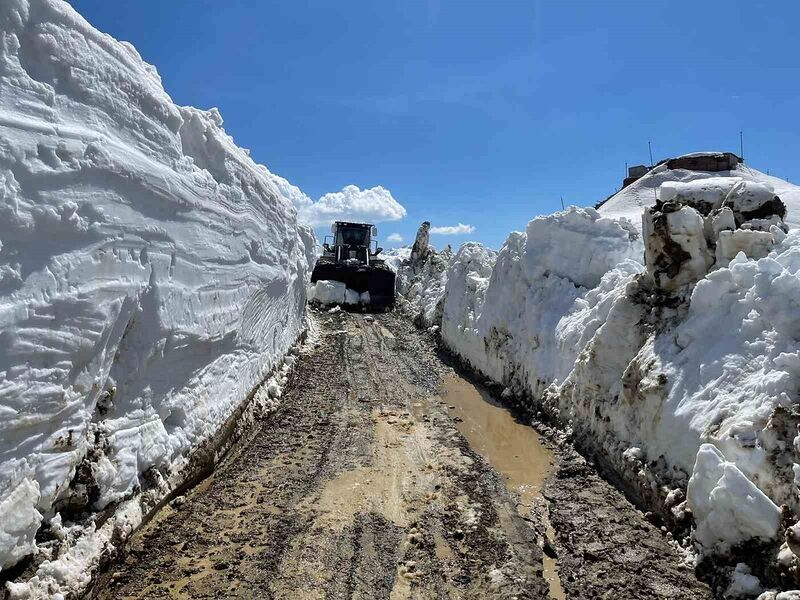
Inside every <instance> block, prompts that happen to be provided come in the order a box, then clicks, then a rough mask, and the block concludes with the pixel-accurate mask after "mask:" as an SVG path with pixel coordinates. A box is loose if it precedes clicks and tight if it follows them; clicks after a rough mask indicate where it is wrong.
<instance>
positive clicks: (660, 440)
mask: <svg viewBox="0 0 800 600" xmlns="http://www.w3.org/2000/svg"><path fill="white" fill-rule="evenodd" d="M757 187H758V186H750V185H749V184H748V185H744V186H741V185H739V184H738V182H736V181H732V182H731V186H730V187H728V186H722V187H720V186H717V185H716V184H715V185H710V186H707V185H705V184H704V185H702V186H696V185H686V186H673V187H672V188H670V191H669V192H668V194H672V196H671V200H670V202H669V203H668V204H672V206H671V207H670V208H669V210H667V211H666V213H665V214H666V215H678V216H679V218H676V220H675V222H669V221H668V220H667V221H666V225H667V227H666V228H665V229H664V231H666V232H667V236H668V237H669V238H670V240H671V241H670V242H669V243H667V244H666V246H669V245H670V244H674V245H675V246H678V248H679V249H680V252H678V251H677V249H675V248H673V250H674V254H675V255H678V256H680V257H681V258H680V260H678V261H677V263H676V264H677V266H676V270H675V272H674V273H672V274H670V275H669V277H668V279H667V280H665V281H672V282H679V283H675V285H671V284H670V285H666V284H664V281H658V280H656V279H655V278H654V277H653V273H654V272H655V271H654V269H655V267H656V263H657V262H659V261H658V260H655V259H654V260H653V261H652V264H649V265H647V266H649V267H650V269H651V271H650V272H649V273H648V272H647V266H646V265H645V264H643V258H644V245H643V240H642V239H640V237H639V236H638V235H637V234H638V232H637V231H636V230H635V228H633V227H631V224H630V223H629V222H628V221H625V220H618V219H614V218H608V217H605V216H603V213H602V212H600V213H598V212H597V211H593V210H584V209H570V211H566V212H564V213H556V214H555V215H551V216H548V217H540V218H538V219H535V220H534V221H532V222H531V223H530V224H529V226H528V228H527V231H526V233H512V234H511V235H510V236H509V238H508V240H507V241H506V243H505V245H504V246H503V248H502V249H501V250H500V252H499V253H497V254H496V255H495V254H494V253H493V252H491V251H489V250H486V249H485V248H483V247H481V246H480V245H477V244H466V245H465V246H463V247H462V248H461V249H460V250H459V252H458V253H457V254H456V256H455V258H454V259H453V261H452V262H451V264H450V266H449V267H448V269H447V271H446V273H445V274H444V275H442V276H441V278H440V281H445V282H446V285H445V291H444V294H443V296H442V300H441V302H442V306H443V310H442V335H443V339H444V341H445V343H446V344H447V345H448V346H449V347H450V348H451V349H452V350H453V351H454V352H456V353H457V354H459V355H460V356H461V357H462V358H463V359H465V360H466V361H468V362H469V363H471V365H472V366H473V367H474V368H475V369H477V370H478V371H480V372H481V373H483V374H484V375H485V376H488V377H490V378H491V379H493V380H494V381H496V382H498V383H500V384H502V385H504V386H506V387H508V388H510V390H511V391H513V392H515V393H516V394H518V395H520V396H523V397H527V398H530V399H531V400H532V402H533V403H534V408H535V409H537V410H539V409H543V410H545V411H546V412H547V413H549V414H552V415H554V416H556V417H557V418H559V419H560V421H561V422H562V423H563V424H565V425H568V426H569V427H570V429H571V430H572V432H573V434H574V435H575V437H576V439H579V440H580V442H581V444H583V445H584V446H587V447H589V448H591V449H592V450H594V451H596V452H598V453H599V454H600V455H603V456H605V457H606V458H607V459H608V464H609V466H611V467H612V468H614V469H616V470H617V472H618V474H619V475H620V477H621V478H623V479H625V480H626V481H628V483H629V484H630V485H631V489H634V490H636V492H637V493H639V494H640V496H641V497H643V499H644V500H645V501H647V502H653V503H654V506H658V505H661V506H663V507H666V508H665V510H667V511H671V514H672V515H673V517H674V519H675V520H676V521H678V522H681V521H683V520H685V519H687V518H688V517H689V516H690V515H691V514H692V510H694V511H695V512H696V516H697V523H696V525H697V536H696V540H697V542H698V544H699V545H700V546H701V547H702V548H703V550H704V552H707V553H714V552H722V553H726V552H728V551H730V550H731V549H735V546H736V545H737V544H738V543H739V542H742V541H746V539H748V538H751V537H756V538H759V539H762V540H766V539H771V540H775V541H777V539H779V537H780V535H782V532H781V531H780V529H779V526H778V525H776V524H775V523H776V521H775V520H774V512H775V511H774V507H775V506H781V505H783V504H786V505H787V506H788V507H789V508H790V509H791V510H793V511H794V512H795V514H797V513H798V509H800V501H799V499H800V489H798V485H797V484H798V481H800V475H797V474H800V436H798V433H797V432H798V426H800V417H798V413H797V409H796V401H797V390H798V389H800V328H798V324H797V323H798V322H800V321H799V320H798V315H800V300H798V298H800V231H797V230H790V231H789V233H788V234H787V233H786V232H785V231H784V229H783V223H782V219H781V217H780V208H781V205H780V204H778V203H777V202H775V195H774V194H773V193H772V192H771V191H770V190H769V188H768V187H767V186H762V187H761V188H760V189H758V190H757V191H756V188H757ZM748 188H750V191H754V193H753V194H752V195H751V197H752V198H756V197H758V198H760V199H758V200H757V201H755V202H754V203H750V204H745V203H743V202H742V203H740V202H739V201H738V200H737V198H738V197H740V196H744V195H745V194H744V192H745V191H747V189H748ZM723 192H724V195H723ZM781 200H783V198H782V197H781ZM703 202H705V203H706V204H705V205H703V204H702V203H703ZM684 203H685V205H684ZM662 204H665V203H662ZM787 204H788V205H789V210H790V211H791V204H789V203H787ZM768 205H769V206H768ZM767 206H768V208H765V209H764V210H763V211H762V207H767ZM695 207H697V208H695ZM662 208H663V207H662ZM698 210H702V211H710V212H708V214H707V215H704V214H701V213H699V212H698ZM754 210H755V211H758V212H757V214H755V215H754V214H753V211H754ZM683 211H685V213H684V212H683ZM775 211H777V212H775ZM656 212H657V211H656ZM662 212H663V211H662ZM761 212H764V214H763V215H762V214H761ZM737 213H738V215H740V216H737ZM767 213H769V214H767ZM790 214H791V212H790V213H789V215H790ZM789 215H787V216H789ZM758 221H769V224H768V227H767V228H766V230H758V229H757V227H759V226H761V225H762V224H760V223H758ZM748 227H751V229H749V230H748V229H746V228H748ZM656 229H658V228H653V231H655V230H656ZM729 236H738V237H734V240H736V243H740V244H742V246H743V247H744V251H742V252H738V253H737V254H736V255H734V256H733V258H732V259H729V258H727V257H724V256H723V259H722V260H719V256H720V252H721V253H722V255H725V254H728V253H729V252H731V251H732V249H735V246H734V245H733V242H734V240H730V241H729V240H726V238H727V237H729ZM765 236H767V237H769V240H766V241H765V242H764V243H762V241H761V238H762V237H765ZM739 237H740V238H742V239H738V238H739ZM765 239H766V238H765ZM649 241H650V239H649V237H648V242H649ZM767 242H768V243H767ZM715 244H716V251H717V254H716V255H715V253H714V245H715ZM726 245H727V246H726ZM720 247H722V250H720ZM667 267H668V265H667ZM683 271H685V272H686V273H684V274H685V275H686V276H685V277H684V276H683V275H681V272H683ZM679 275H680V277H678V276H679ZM681 277H683V279H681ZM662 284H664V285H662ZM430 287H431V288H433V287H435V286H430ZM704 444H709V445H710V446H709V448H710V447H712V446H713V448H715V449H716V450H714V452H716V453H718V455H719V456H718V459H719V460H717V461H716V462H715V463H714V464H715V465H716V466H714V465H711V462H714V461H710V460H706V459H707V458H708V456H710V454H709V453H710V452H711V450H709V449H708V448H706V450H704V452H705V454H702V453H700V451H701V448H705V446H704ZM699 453H700V454H701V456H700V458H702V459H703V460H701V461H700V462H699V463H698V460H700V458H698V454H699ZM715 456H716V455H715ZM703 461H705V462H703ZM723 463H724V464H723ZM698 465H699V466H698ZM712 467H713V468H712ZM698 469H699V470H698ZM693 473H695V475H696V479H695V481H696V483H695V484H693V491H692V493H691V494H690V497H689V498H688V500H687V501H685V502H684V501H682V497H681V496H682V493H683V492H682V490H683V489H685V488H686V486H687V484H688V481H689V477H690V475H691V474H693ZM717 475H718V476H717ZM700 480H705V481H706V483H707V485H706V484H703V485H702V486H700V485H699V482H700ZM698 486H699V487H698ZM679 491H680V493H679ZM690 509H691V510H690ZM792 560H794V559H792ZM795 562H797V561H795Z"/></svg>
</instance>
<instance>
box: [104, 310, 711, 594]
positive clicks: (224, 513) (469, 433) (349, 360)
mask: <svg viewBox="0 0 800 600" xmlns="http://www.w3.org/2000/svg"><path fill="white" fill-rule="evenodd" d="M315 316H316V319H317V321H318V323H319V324H320V331H319V338H318V342H317V343H316V344H312V345H310V347H309V348H308V350H307V352H306V353H305V354H304V355H303V356H302V357H301V359H300V360H299V362H298V365H297V369H296V371H295V374H294V376H293V379H292V381H291V383H290V384H289V387H288V389H287V390H286V392H285V394H284V396H283V401H282V406H281V408H280V409H279V410H278V412H277V413H275V414H274V415H273V416H271V417H269V418H267V419H265V420H263V421H260V422H258V423H257V424H256V426H255V427H254V430H253V431H252V432H251V434H250V435H249V437H248V438H247V439H246V440H245V441H244V442H242V443H241V444H240V445H239V446H238V448H236V449H235V451H234V452H233V453H232V454H231V455H230V456H229V457H227V459H226V460H225V461H224V463H223V465H222V466H221V467H220V468H219V469H218V470H217V471H216V473H215V474H214V475H213V476H211V477H209V478H208V479H206V480H205V481H204V482H203V483H202V484H201V485H199V486H198V487H196V488H195V489H194V490H192V491H191V492H190V493H189V494H188V495H187V497H186V498H185V500H183V501H182V502H175V503H173V506H169V507H167V508H165V509H164V510H163V511H161V513H160V514H159V515H158V516H157V517H156V518H155V519H154V520H153V521H152V522H151V523H150V524H149V525H148V526H147V527H146V528H144V529H143V530H142V531H140V532H139V533H137V534H136V535H135V536H134V537H133V539H132V540H131V542H130V543H129V545H128V549H127V552H126V555H125V556H122V557H120V561H119V563H117V564H113V565H110V566H109V567H108V568H107V572H106V573H105V574H104V575H103V576H102V577H101V578H100V579H99V581H98V584H97V585H96V587H95V589H94V590H93V592H92V594H91V595H92V596H93V597H97V598H221V597H244V598H326V597H329V598H340V597H341V598H353V597H358V598H487V597H491V598H512V597H513V598H547V597H568V598H583V597H587V598H588V597H599V598H602V597H609V598H611V597H613V598H648V599H652V598H675V597H681V598H709V597H710V594H709V593H708V590H707V588H705V586H703V585H701V584H699V583H697V581H696V580H695V579H694V577H693V574H692V573H691V570H690V569H688V568H685V567H683V566H682V565H681V564H680V562H679V556H678V554H677V552H675V551H674V550H673V548H672V547H671V546H670V545H669V544H668V543H667V540H666V539H665V538H664V537H662V535H661V533H660V532H659V531H658V530H657V529H656V528H654V527H653V526H652V525H650V524H649V523H647V522H646V521H645V520H644V518H643V517H642V515H641V514H640V513H639V512H638V511H636V510H635V509H633V508H632V507H631V506H630V505H629V504H627V502H625V500H624V498H622V496H621V495H620V494H618V493H617V492H615V491H614V490H613V488H611V487H610V486H608V484H606V483H605V482H603V481H602V480H601V479H600V478H599V477H597V476H596V475H595V474H594V473H593V471H592V470H591V468H590V467H589V466H588V465H586V464H585V463H584V462H583V461H582V459H580V458H579V457H577V456H576V455H574V454H571V453H569V452H568V451H565V449H563V448H561V449H559V450H558V452H557V454H555V455H553V454H551V453H550V451H549V450H547V449H546V448H545V447H544V446H543V445H542V444H540V443H538V438H536V437H535V434H532V437H531V438H530V440H529V441H530V448H529V452H530V453H531V455H530V459H531V460H530V464H531V470H530V471H529V472H528V471H527V469H526V465H527V462H526V460H525V456H524V455H523V454H521V453H523V452H525V450H526V447H525V444H526V443H527V442H526V441H525V440H526V437H525V436H526V433H525V432H524V431H520V430H519V429H517V428H519V427H520V426H519V425H517V424H515V423H514V422H513V420H512V419H511V417H510V415H508V413H506V412H505V411H503V410H502V409H499V408H497V407H496V406H494V407H491V411H489V410H487V408H486V407H485V406H481V404H480V402H479V401H478V402H477V403H476V397H477V395H476V394H475V393H474V392H475V390H476V388H474V387H472V386H471V385H470V384H467V383H465V382H464V381H463V379H459V377H460V376H459V375H457V374H456V373H455V372H454V370H453V369H452V368H451V367H450V366H448V365H446V364H445V363H444V362H443V361H442V358H441V357H440V356H439V355H437V354H436V353H435V352H434V350H433V345H432V344H431V341H430V340H429V339H426V338H425V337H423V336H422V335H421V334H420V333H418V332H417V331H416V330H414V329H413V328H412V327H411V325H410V324H409V323H407V322H406V321H404V320H402V319H401V318H398V317H396V316H394V315H379V316H375V317H374V318H373V317H365V316H364V315H354V314H347V313H336V314H328V313H315ZM445 359H446V357H445ZM459 429H461V431H459ZM462 432H463V433H464V434H466V437H465V435H462ZM531 432H532V430H531ZM476 435H477V436H489V437H494V438H495V439H494V442H496V443H486V444H481V443H478V441H479V439H480V437H475V436H476ZM509 436H513V438H514V439H513V440H512V441H511V446H509V445H508V444H507V443H506V442H507V441H508V438H509ZM468 440H469V441H468ZM470 441H472V442H473V443H474V448H473V447H471V446H470ZM556 456H558V457H559V458H556ZM551 462H553V463H554V464H550V463H551ZM491 465H494V467H496V468H497V469H499V470H500V472H498V471H497V470H495V468H493V467H492V466H491ZM534 465H538V466H536V468H534ZM551 470H553V474H552V475H550V476H549V479H548V480H547V482H546V484H545V482H544V481H542V479H543V478H544V477H546V476H548V474H549V473H550V471H551ZM506 479H508V483H509V486H510V487H511V488H512V492H509V491H508V490H507V487H506V483H505V480H506ZM542 489H543V490H544V495H545V496H546V497H548V498H551V500H553V501H555V503H556V504H557V506H556V505H554V506H552V507H550V513H551V520H552V523H553V527H554V529H551V530H550V534H549V536H548V534H547V528H546V526H545V519H543V518H542V515H543V513H544V512H545V511H546V510H547V507H546V501H544V500H543V499H542V497H541V495H540V491H541V490H542ZM547 537H549V538H550V540H549V541H546V539H545V538H547ZM542 547H544V548H545V549H546V550H547V552H548V554H550V555H551V556H554V555H555V554H556V553H557V554H558V562H559V569H560V575H561V579H562V584H563V591H562V590H561V586H559V585H558V582H553V581H550V582H548V581H547V580H546V578H545V575H544V573H543V571H544V570H545V569H544V568H543V553H542V550H541V548H542ZM553 571H554V561H553V560H549V561H548V569H547V572H548V574H549V575H550V576H551V577H552V573H553ZM551 594H552V596H551Z"/></svg>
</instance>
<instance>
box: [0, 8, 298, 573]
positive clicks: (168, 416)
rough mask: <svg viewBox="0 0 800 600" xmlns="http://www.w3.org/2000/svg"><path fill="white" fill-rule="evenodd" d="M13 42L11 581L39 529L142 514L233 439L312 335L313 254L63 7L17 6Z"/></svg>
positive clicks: (290, 222)
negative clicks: (187, 466) (146, 494)
mask: <svg viewBox="0 0 800 600" xmlns="http://www.w3.org/2000/svg"><path fill="white" fill-rule="evenodd" d="M0 25H2V36H3V37H2V41H1V44H2V45H0V413H1V414H2V418H0V457H1V459H0V460H2V468H1V469H0V565H1V566H2V567H8V566H10V565H12V564H13V563H15V562H16V561H17V560H18V559H19V558H20V557H22V556H23V555H25V554H27V553H30V552H32V551H33V550H34V549H35V543H34V538H33V535H34V533H35V531H36V530H37V528H38V527H39V523H40V521H41V519H42V518H43V517H44V518H45V519H48V518H50V517H53V516H54V515H55V514H56V513H57V512H59V511H61V512H65V514H72V513H76V512H79V511H81V510H84V509H89V510H99V509H102V508H103V507H105V506H107V505H109V503H112V502H116V501H122V500H125V499H126V498H131V497H132V496H133V495H135V494H136V493H137V492H138V491H139V490H140V489H141V488H143V487H146V486H147V485H148V482H150V481H153V480H156V481H158V480H162V479H164V478H168V477H169V476H170V475H171V474H173V473H174V472H175V471H176V470H178V469H180V467H181V465H182V464H184V462H185V457H186V456H187V453H188V452H189V451H190V449H192V448H194V447H196V446H197V445H198V444H200V443H201V442H202V441H204V440H206V439H208V438H209V437H210V436H211V435H213V434H214V433H215V432H216V431H217V429H218V428H219V426H220V425H221V424H222V423H223V422H224V421H225V419H226V418H227V417H228V416H229V415H231V414H232V411H233V410H234V409H235V408H236V407H237V406H238V405H240V404H241V403H242V401H243V400H244V399H245V398H246V397H247V395H248V394H249V393H250V392H251V391H252V390H253V389H254V387H255V386H256V385H257V384H258V383H259V382H261V381H262V380H263V378H264V377H265V376H266V375H267V374H268V373H269V371H270V370H271V369H272V368H273V367H274V366H275V365H276V364H277V363H278V361H279V360H280V359H281V357H282V356H283V355H284V354H285V353H286V351H287V349H288V348H289V347H290V345H291V344H292V343H293V342H294V341H295V339H296V338H297V336H298V335H299V334H300V333H301V331H302V330H303V328H304V326H305V325H304V315H305V302H306V286H305V281H306V279H307V272H308V263H309V260H310V259H311V257H312V252H313V244H314V240H313V234H312V233H311V231H310V230H309V229H307V228H305V227H301V226H298V223H297V213H296V210H295V208H294V207H293V205H292V203H291V202H290V200H291V199H287V198H285V197H283V195H282V192H281V191H280V190H279V189H278V188H277V187H276V185H275V182H276V176H273V175H272V174H271V173H270V172H269V171H268V170H267V169H266V168H264V167H263V166H260V165H256V164H255V163H254V162H253V161H252V160H251V159H250V157H249V154H248V152H247V151H246V150H244V149H242V148H239V147H237V146H236V145H235V144H234V142H233V140H232V139H231V138H230V137H229V136H227V135H226V134H225V132H224V130H223V129H222V118H221V116H220V114H219V112H218V111H217V110H216V109H211V110H209V111H201V110H197V109H194V108H190V107H178V106H176V105H175V104H174V103H173V102H172V100H171V99H170V98H169V96H168V95H167V94H166V93H165V91H164V89H163V87H162V85H161V80H160V78H159V76H158V74H157V72H156V70H155V68H154V67H152V66H151V65H148V64H146V63H145V62H143V61H142V59H141V58H140V56H139V55H138V53H137V52H136V50H135V49H134V48H133V47H132V46H131V45H130V44H126V43H121V42H117V41H115V40H114V39H112V38H111V37H110V36H108V35H105V34H102V33H100V32H98V31H97V30H95V29H93V28H92V27H91V26H90V25H89V24H88V23H87V22H86V21H85V20H84V19H82V18H81V17H80V16H79V15H78V14H77V13H76V12H75V11H74V10H73V9H72V8H70V6H69V5H67V4H66V3H65V2H61V1H59V0H29V1H28V0H10V1H4V2H2V3H0ZM283 193H286V192H283ZM79 465H81V467H80V468H78V466H79ZM76 473H78V475H77V476H76ZM73 478H75V479H74V481H73ZM71 481H72V482H73V484H72V485H70V482H71ZM123 506H124V504H123ZM134 525H135V524H134ZM87 539H88V538H87ZM51 567H52V565H51ZM44 576H45V574H43V577H44ZM47 576H48V577H54V578H56V579H58V580H59V581H60V582H61V583H63V584H64V585H67V586H68V585H71V583H70V581H68V580H69V577H70V575H69V573H64V572H58V573H55V571H54V572H52V573H50V574H49V575H47ZM72 583H74V581H72Z"/></svg>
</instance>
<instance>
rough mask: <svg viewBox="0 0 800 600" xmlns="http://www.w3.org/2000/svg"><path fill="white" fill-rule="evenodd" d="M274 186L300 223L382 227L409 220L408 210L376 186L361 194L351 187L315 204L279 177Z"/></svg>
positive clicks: (273, 179) (356, 187)
mask: <svg viewBox="0 0 800 600" xmlns="http://www.w3.org/2000/svg"><path fill="white" fill-rule="evenodd" d="M272 181H273V183H274V184H275V185H276V186H277V187H278V190H279V191H280V192H281V194H282V195H283V196H284V197H285V198H287V199H288V200H290V201H291V202H292V203H293V204H294V206H295V208H297V215H298V218H299V219H300V221H302V222H303V223H306V224H308V225H311V226H312V227H320V226H322V225H328V224H330V223H333V222H334V221H366V222H369V223H380V222H382V221H397V220H399V219H402V218H403V217H405V216H406V209H405V208H404V207H403V205H402V204H400V203H399V202H398V201H397V200H395V199H394V197H393V196H392V193H391V192H390V191H389V190H387V189H386V188H384V187H381V186H376V187H374V188H370V189H367V190H362V189H360V188H359V187H358V186H355V185H348V186H345V187H344V188H342V191H340V192H330V193H328V194H325V195H324V196H322V197H321V198H320V199H319V200H317V201H316V202H314V201H313V200H312V199H311V198H309V197H308V196H307V195H306V194H304V193H303V192H302V191H301V190H300V189H299V188H297V187H296V186H293V185H292V184H290V183H289V182H288V181H286V180H285V179H283V178H282V177H279V176H277V175H273V176H272Z"/></svg>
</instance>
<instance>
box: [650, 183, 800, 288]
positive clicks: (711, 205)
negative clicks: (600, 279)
mask: <svg viewBox="0 0 800 600" xmlns="http://www.w3.org/2000/svg"><path fill="white" fill-rule="evenodd" d="M659 191H660V198H659V200H658V202H657V203H656V205H655V206H653V207H652V208H649V209H648V210H647V211H646V212H645V213H644V216H643V233H644V237H645V265H646V267H647V276H648V278H649V279H650V282H651V283H652V284H653V285H654V286H655V287H657V288H659V289H661V290H663V291H666V292H670V293H672V292H677V291H678V290H679V289H680V288H682V287H683V286H686V285H688V284H691V283H695V282H697V281H699V280H700V279H702V278H703V277H704V276H705V274H706V273H708V271H709V270H710V269H711V268H712V267H713V266H715V265H717V266H726V265H727V264H728V263H729V262H730V261H731V260H732V259H733V258H734V257H735V256H736V255H737V254H738V253H739V252H743V253H744V254H745V256H747V257H750V258H756V259H758V258H763V257H765V256H767V255H768V254H769V252H770V250H771V249H772V247H773V246H774V245H775V244H776V243H778V242H780V241H781V240H782V239H783V238H784V236H785V234H786V231H787V230H788V229H787V226H786V224H785V223H784V218H785V217H786V205H785V204H784V203H783V201H782V200H781V199H780V198H779V197H778V196H777V195H776V194H775V192H774V190H773V189H772V188H771V187H770V186H769V185H768V184H766V183H757V182H753V181H744V180H741V179H738V178H731V177H717V178H709V179H705V180H700V181H696V182H688V183H681V182H669V183H667V184H664V185H662V186H661V187H660V188H659Z"/></svg>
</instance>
